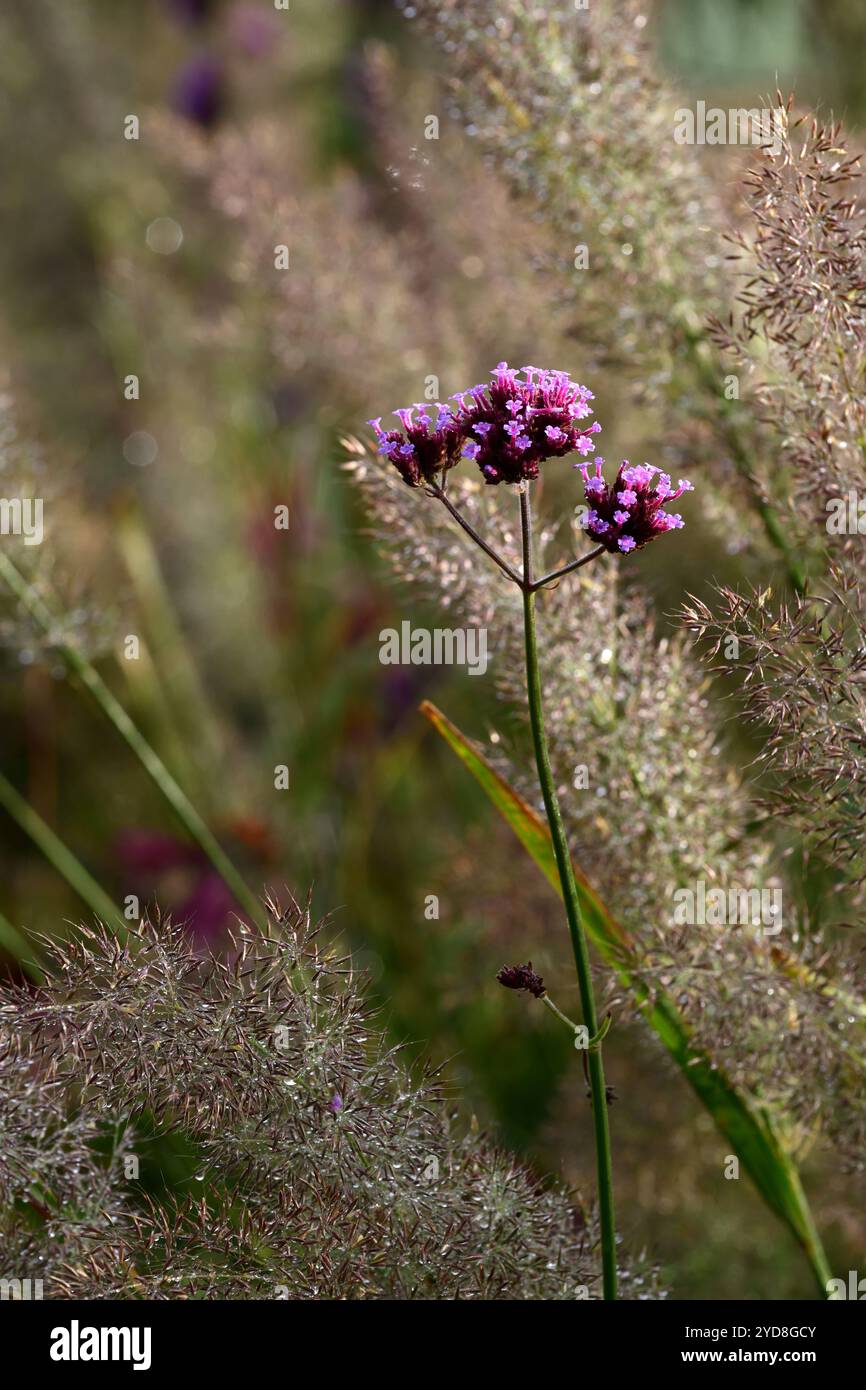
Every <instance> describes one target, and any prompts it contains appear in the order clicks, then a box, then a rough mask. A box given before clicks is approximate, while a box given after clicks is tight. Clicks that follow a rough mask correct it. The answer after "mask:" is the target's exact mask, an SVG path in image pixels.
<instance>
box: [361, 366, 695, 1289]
mask: <svg viewBox="0 0 866 1390" xmlns="http://www.w3.org/2000/svg"><path fill="white" fill-rule="evenodd" d="M451 399H452V401H454V402H455V404H454V405H453V406H442V405H440V404H438V403H434V404H433V405H431V406H430V407H429V410H428V408H427V407H426V406H424V405H423V404H422V405H417V406H414V407H412V408H410V409H404V410H398V411H397V412H396V415H397V418H398V419H399V420H400V422H401V425H402V427H403V428H402V430H396V429H390V430H385V429H383V428H382V421H381V418H378V419H374V420H371V421H370V422H369V423H370V424H371V425H372V427H373V429H374V430H375V432H376V436H377V439H378V447H379V453H380V455H382V457H383V458H384V459H386V460H387V461H388V462H389V463H391V464H393V466H394V467H395V468H396V469H397V472H398V473H399V475H400V477H401V478H402V479H403V481H404V482H405V483H407V484H408V485H409V486H410V487H412V488H416V489H417V488H423V489H424V490H425V491H426V492H427V494H428V495H429V496H431V497H434V498H436V499H438V500H439V501H440V502H441V503H443V504H444V506H445V507H446V508H447V510H448V512H449V513H450V515H451V516H452V517H453V519H454V520H455V521H456V522H457V523H458V524H459V525H460V526H461V527H462V529H463V530H464V531H465V532H466V533H467V535H468V536H469V537H470V539H471V540H472V541H473V542H474V543H475V544H476V545H478V546H479V548H480V549H481V550H483V551H484V553H485V554H486V555H487V556H488V557H489V558H490V559H491V560H493V562H494V563H495V564H496V565H497V566H498V568H499V569H500V571H501V572H502V573H504V575H505V576H506V578H507V579H509V580H510V581H511V582H512V583H514V584H515V585H516V586H517V587H518V589H519V590H520V591H521V594H522V596H523V635H524V648H525V660H526V696H527V703H528V708H529V719H530V726H531V730H532V739H533V747H534V753H535V763H536V768H537V772H538V779H539V783H540V786H541V793H542V797H543V800H544V808H545V812H546V815H547V821H548V825H549V827H550V833H551V838H552V841H553V847H554V853H555V856H556V865H557V871H558V874H559V878H560V882H561V885H562V893H563V898H564V901H565V910H566V917H567V921H568V928H569V934H570V938H571V946H572V951H573V955H574V961H575V967H576V970H577V978H578V986H579V990H580V1000H581V1007H582V1011H583V1020H584V1026H585V1028H586V1030H587V1048H586V1071H587V1079H588V1082H589V1088H590V1095H591V1099H592V1112H593V1128H594V1133H595V1154H596V1172H597V1180H598V1204H599V1223H600V1235H601V1250H602V1265H603V1287H604V1297H605V1298H606V1299H615V1298H616V1296H617V1272H616V1228H615V1215H614V1198H613V1171H612V1158H611V1145H610V1132H609V1124H608V1115H607V1109H608V1104H609V1101H610V1095H611V1092H610V1088H609V1087H607V1086H606V1084H605V1080H604V1066H603V1061H602V1048H601V1044H602V1040H603V1037H604V1034H605V1032H606V1031H607V1026H608V1022H606V1023H605V1025H604V1027H603V1028H601V1027H600V1026H599V1018H598V1011H597V1008H596V1003H595V995H594V989H593V982H592V974H591V970H590V963H589V952H588V948H587V941H586V934H585V931H584V926H583V922H582V916H581V908H580V902H579V899H578V893H577V887H576V884H575V879H574V870H573V868H572V862H571V851H570V848H569V844H568V839H567V835H566V830H565V824H564V821H563V816H562V811H561V809H560V803H559V798H558V795H557V790H556V780H555V778H554V774H553V770H552V767H551V761H550V750H549V745H548V738H547V733H546V729H545V721H544V710H543V704H542V682H541V670H540V665H539V656H538V639H537V633H536V615H535V603H536V595H537V594H538V592H539V591H542V590H544V589H545V588H546V587H547V586H549V585H550V584H552V583H555V582H557V581H559V580H561V579H563V578H564V577H565V576H566V575H568V574H571V573H572V572H573V571H575V570H577V569H579V568H581V567H582V566H583V565H585V564H587V563H588V562H589V561H591V560H594V559H596V558H598V557H599V556H600V555H603V554H604V553H606V552H610V553H614V554H617V553H618V554H621V555H623V554H628V553H629V552H630V551H633V550H637V549H640V548H642V547H643V546H645V545H647V544H648V543H649V542H650V541H651V540H653V539H655V538H656V537H657V536H660V535H663V534H664V533H665V532H666V531H669V530H673V529H676V528H678V527H680V526H682V524H683V521H682V518H681V517H680V516H679V515H671V514H670V513H668V512H666V511H665V510H664V503H665V502H666V501H668V500H672V499H673V498H676V497H679V496H680V495H681V494H682V493H683V492H684V491H686V490H687V489H688V488H690V486H691V485H690V484H689V483H687V482H685V481H681V482H680V485H679V487H678V488H676V489H674V488H672V486H671V482H670V479H669V478H668V477H667V476H666V475H665V474H659V470H658V469H657V468H655V467H653V466H651V465H649V464H644V465H642V466H641V467H638V468H632V467H631V466H630V465H629V464H628V463H624V464H623V465H622V468H621V469H620V471H619V473H618V474H617V478H616V482H615V483H614V484H613V487H612V488H609V487H608V485H607V484H606V483H605V482H604V479H603V476H602V472H601V461H600V460H599V461H598V463H597V465H596V472H595V474H594V475H593V476H592V477H590V476H589V474H588V468H587V465H586V464H583V463H577V464H575V465H574V467H575V468H577V469H579V470H580V472H581V473H582V474H583V478H584V486H585V492H586V496H587V498H588V499H591V501H592V504H593V505H592V506H591V507H590V508H589V511H588V513H587V516H586V519H585V522H584V525H585V527H586V530H587V532H588V534H589V535H590V536H591V537H592V538H593V539H595V540H599V541H600V544H598V545H597V546H596V547H595V548H594V549H592V550H589V551H587V552H586V553H585V554H583V555H582V556H580V557H578V558H577V559H575V560H572V561H571V562H570V563H568V564H566V565H564V566H562V567H560V568H559V569H557V570H554V571H552V572H550V573H548V574H544V575H541V576H540V577H536V571H535V548H534V538H533V525H532V510H531V501H530V489H531V485H532V482H533V481H534V480H535V479H537V478H538V476H539V469H540V466H541V464H543V463H546V462H548V461H549V460H551V459H555V458H562V457H564V456H565V455H567V454H570V453H575V452H576V453H578V454H580V455H582V456H586V455H587V454H589V453H591V452H592V451H593V450H594V448H595V441H594V439H593V436H594V435H595V434H597V433H598V432H599V431H600V429H601V425H600V424H599V423H598V421H595V420H594V421H593V422H592V423H591V424H587V423H585V421H586V420H587V419H588V417H589V416H591V415H592V413H593V411H592V406H591V405H590V404H589V402H590V401H591V400H592V399H593V396H592V392H591V391H589V390H588V389H587V387H585V386H582V385H579V384H578V383H575V382H572V380H571V378H570V376H569V374H568V373H567V372H563V371H550V370H544V369H541V368H538V367H532V366H528V367H524V368H522V379H521V374H520V372H518V371H515V370H514V369H513V368H509V366H508V364H507V363H506V362H500V363H499V364H498V365H497V367H496V368H495V370H494V372H493V374H492V377H491V380H490V382H489V383H484V384H482V385H478V386H473V387H471V388H469V389H468V390H466V391H461V392H458V393H456V394H455V395H454V396H452V398H451ZM415 410H417V411H418V416H417V418H416V417H415V415H414V411H415ZM459 458H463V459H467V460H470V461H471V462H473V463H475V464H476V465H477V466H478V468H479V469H480V472H481V476H482V478H483V479H484V482H485V484H486V485H488V486H498V485H499V484H500V483H506V484H510V485H512V486H515V487H516V488H517V490H518V493H519V498H520V531H521V541H522V547H521V549H522V554H521V561H522V564H521V568H520V569H517V568H516V567H515V566H514V565H513V564H511V563H510V561H509V560H507V559H505V558H504V557H503V556H502V555H501V554H499V553H498V552H497V551H496V550H495V548H494V547H493V546H491V545H490V544H489V542H488V541H486V540H485V539H484V537H483V536H481V535H480V534H479V533H478V531H476V530H475V528H474V527H473V526H472V524H471V523H470V522H469V521H467V519H466V518H465V516H464V515H463V514H462V512H461V511H460V510H459V508H458V507H456V506H455V505H454V503H453V501H452V500H451V499H450V497H449V496H448V494H447V492H446V481H447V478H448V475H449V473H450V472H451V470H452V469H453V468H454V466H455V465H456V463H457V461H458V459H459ZM657 474H658V475H659V476H658V477H657V476H656V475H657ZM515 970H516V973H515ZM499 980H500V983H501V984H503V985H505V986H506V987H507V988H513V989H529V990H530V992H531V993H533V994H535V995H536V997H538V998H544V997H545V989H544V985H543V983H542V982H541V980H540V979H539V978H538V977H537V976H535V975H534V974H533V972H532V970H531V967H530V966H526V967H520V968H514V967H511V968H506V969H505V970H504V971H503V972H500V975H499ZM548 1002H549V1001H548ZM566 1021H568V1020H566Z"/></svg>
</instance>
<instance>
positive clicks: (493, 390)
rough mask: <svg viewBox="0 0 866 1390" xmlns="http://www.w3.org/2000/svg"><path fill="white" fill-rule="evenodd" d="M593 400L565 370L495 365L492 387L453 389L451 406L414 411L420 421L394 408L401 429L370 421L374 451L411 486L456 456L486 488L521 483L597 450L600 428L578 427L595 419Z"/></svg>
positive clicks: (488, 384)
mask: <svg viewBox="0 0 866 1390" xmlns="http://www.w3.org/2000/svg"><path fill="white" fill-rule="evenodd" d="M521 372H522V376H521ZM592 398H593V397H592V392H591V391H588V390H587V388H586V387H585V386H580V385H578V384H577V383H576V382H573V381H572V380H571V378H570V376H569V375H568V373H567V372H553V371H542V370H541V369H540V368H539V367H523V368H522V369H521V371H516V370H515V369H514V368H511V367H509V366H508V363H507V362H500V363H499V365H498V367H497V368H496V370H495V371H494V372H493V374H492V377H491V380H490V381H489V382H484V383H482V384H481V385H479V386H473V387H471V389H470V390H468V391H460V392H458V393H457V394H456V395H454V396H452V397H451V400H452V401H453V402H454V404H453V405H449V406H440V405H422V406H414V407H413V410H417V411H419V412H420V414H419V416H418V418H417V419H413V414H412V410H409V411H406V410H398V411H396V412H395V414H396V415H397V417H398V418H399V419H400V421H401V423H402V424H403V429H402V431H401V430H383V429H382V422H381V420H371V421H370V422H369V423H370V424H371V425H372V426H373V428H374V429H375V431H376V434H377V437H378V440H379V452H380V453H381V454H383V455H384V456H385V458H387V459H389V461H390V462H391V463H393V464H394V466H395V467H396V468H397V469H398V470H399V472H400V475H401V477H402V478H403V480H404V482H407V483H409V484H410V486H412V487H418V486H419V485H420V484H421V483H422V482H432V481H433V479H434V477H435V475H436V474H437V473H438V472H441V471H442V470H443V469H446V468H453V466H454V464H455V463H457V461H458V460H459V459H460V458H461V457H463V458H469V459H472V460H473V461H474V462H475V463H477V464H478V467H479V468H480V469H481V473H482V476H483V477H484V481H485V482H487V483H491V484H497V483H522V482H525V481H528V480H530V479H532V478H537V477H538V469H539V465H540V464H541V463H544V462H545V461H546V460H547V459H551V458H563V457H564V456H565V455H566V454H570V453H574V452H577V453H579V454H584V455H585V454H588V453H590V452H591V451H592V450H593V449H594V448H595V443H594V441H593V438H592V436H593V435H594V434H597V433H598V431H599V430H600V429H601V425H599V424H598V422H597V421H594V422H593V423H592V424H591V425H582V424H579V423H578V422H579V421H581V420H585V419H586V417H587V416H588V415H591V414H592V407H591V406H590V404H589V402H590V401H591V400H592Z"/></svg>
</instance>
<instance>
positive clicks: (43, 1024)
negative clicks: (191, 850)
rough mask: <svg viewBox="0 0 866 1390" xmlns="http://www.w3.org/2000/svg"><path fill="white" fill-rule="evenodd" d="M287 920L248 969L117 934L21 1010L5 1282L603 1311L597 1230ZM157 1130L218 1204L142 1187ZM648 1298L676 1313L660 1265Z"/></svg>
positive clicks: (309, 925) (295, 919) (70, 1291)
mask: <svg viewBox="0 0 866 1390" xmlns="http://www.w3.org/2000/svg"><path fill="white" fill-rule="evenodd" d="M269 911H270V917H271V928H270V931H269V933H268V934H267V935H259V934H257V933H256V932H255V931H254V930H253V929H250V928H247V927H246V926H239V928H238V932H237V936H236V939H235V942H234V951H233V953H232V955H231V957H230V958H229V959H227V960H217V959H213V958H209V959H201V958H198V957H196V956H195V955H194V954H193V952H192V950H191V948H190V945H189V942H188V939H187V937H186V936H185V935H184V933H183V932H182V931H181V930H180V929H178V928H175V927H172V926H171V925H170V924H167V923H163V924H159V925H156V926H154V925H150V924H148V923H143V924H142V925H141V927H140V928H139V929H137V930H136V931H133V932H131V933H130V941H129V942H128V943H127V944H125V945H120V944H118V943H117V942H116V941H115V940H114V939H113V938H112V937H111V936H110V935H109V934H108V933H107V932H106V931H105V930H104V929H103V928H101V927H94V928H92V929H88V930H85V931H83V932H82V933H81V935H80V938H79V939H78V940H76V941H73V942H70V943H68V944H67V945H65V946H64V947H61V948H57V956H56V970H55V972H54V973H53V974H52V976H51V979H50V982H49V983H48V984H47V985H46V986H45V987H43V988H40V989H38V990H26V989H20V988H14V987H12V986H7V987H5V988H4V989H3V991H2V993H0V1035H2V1039H3V1044H4V1059H5V1060H4V1070H8V1072H9V1075H10V1076H11V1077H13V1078H16V1077H17V1082H13V1083H11V1084H10V1085H8V1086H6V1087H4V1089H3V1092H2V1104H3V1106H4V1112H3V1114H4V1124H3V1130H4V1140H5V1142H4V1159H3V1168H2V1170H0V1174H2V1194H0V1195H2V1212H3V1215H2V1221H3V1225H4V1234H5V1236H6V1240H5V1241H4V1260H3V1264H4V1269H3V1274H4V1275H5V1274H7V1273H8V1274H9V1275H10V1276H14V1275H15V1274H16V1270H18V1269H19V1268H20V1266H19V1264H18V1263H17V1262H18V1261H19V1260H20V1259H21V1258H23V1254H24V1253H26V1254H27V1256H28V1259H30V1260H31V1264H29V1265H28V1268H32V1267H33V1264H32V1261H35V1260H38V1261H39V1267H40V1268H44V1270H45V1273H46V1276H47V1283H46V1290H45V1294H46V1297H52V1296H53V1297H70V1298H72V1297H75V1298H95V1297H110V1298H140V1297H145V1298H188V1297H191V1298H207V1297H223V1298H248V1297H249V1298H255V1297H259V1298H261V1297H264V1298H268V1297H291V1298H301V1299H304V1298H381V1297H390V1298H455V1299H456V1298H500V1297H517V1298H553V1299H570V1298H575V1297H580V1296H581V1295H580V1290H581V1288H584V1289H586V1290H587V1291H588V1292H589V1296H590V1297H594V1296H596V1295H595V1288H596V1279H597V1264H596V1256H595V1242H596V1235H595V1224H594V1219H593V1218H592V1217H591V1216H588V1215H586V1214H585V1213H582V1212H578V1211H575V1209H574V1208H573V1207H572V1206H571V1205H570V1203H569V1201H568V1200H567V1198H566V1196H565V1195H564V1194H563V1193H561V1192H557V1191H553V1190H544V1189H542V1188H540V1187H539V1186H538V1184H537V1183H536V1182H535V1181H534V1180H533V1179H532V1178H531V1177H530V1176H529V1174H528V1173H527V1172H526V1171H525V1170H524V1169H522V1168H521V1167H520V1166H518V1165H517V1164H515V1163H514V1162H513V1161H512V1160H511V1159H509V1158H508V1157H507V1156H505V1155H503V1154H500V1153H498V1152H496V1151H495V1150H494V1149H492V1148H490V1146H489V1145H487V1144H486V1143H485V1142H484V1141H482V1140H481V1139H479V1138H478V1137H477V1136H475V1135H470V1136H468V1137H463V1136H461V1135H459V1134H458V1132H457V1128H456V1126H455V1124H454V1122H453V1120H452V1118H451V1116H450V1114H449V1111H448V1110H447V1109H446V1108H445V1107H444V1105H443V1100H442V1096H441V1094H440V1088H439V1086H438V1084H437V1082H436V1078H435V1077H434V1076H432V1075H430V1074H426V1075H425V1074H423V1073H420V1072H414V1073H413V1072H411V1071H409V1070H408V1069H407V1068H406V1066H405V1065H404V1063H403V1062H402V1059H401V1058H400V1056H399V1049H395V1048H393V1047H389V1046H388V1045H387V1044H386V1042H385V1041H384V1039H383V1037H382V1035H381V1033H380V1032H379V1030H378V1028H377V1025H376V1023H375V1020H374V1019H373V1018H372V1017H371V1015H370V1011H369V1007H368V1005H367V1004H366V1002H365V1000H364V995H363V987H362V983H361V982H360V981H359V980H358V979H357V978H356V977H355V976H354V974H353V972H352V969H351V964H350V962H349V961H348V960H347V959H345V958H344V957H341V956H340V955H339V953H338V952H337V951H336V950H335V949H334V948H333V947H332V946H331V945H329V944H328V943H327V941H326V939H325V933H324V930H323V928H324V925H325V924H324V923H318V924H316V923H313V922H312V920H311V918H310V912H309V908H308V907H307V906H302V905H301V904H299V903H297V902H294V901H292V902H291V903H290V905H289V906H288V908H287V909H286V910H285V911H282V910H280V909H279V908H278V907H277V905H276V904H275V903H271V904H270V905H269ZM16 1087H17V1090H16ZM67 1107H71V1110H70V1111H69V1112H68V1113H67ZM145 1109H146V1110H147V1111H148V1112H150V1113H152V1114H153V1115H155V1116H156V1117H157V1120H158V1123H159V1125H160V1126H161V1127H163V1128H178V1129H179V1130H180V1131H181V1132H182V1133H183V1134H185V1135H186V1136H188V1138H189V1139H190V1140H191V1141H194V1142H195V1144H196V1145H197V1147H198V1148H199V1149H200V1150H201V1151H202V1153H203V1164H202V1168H201V1171H200V1173H199V1174H198V1181H197V1183H196V1188H197V1193H198V1194H200V1195H197V1197H196V1198H195V1199H192V1200H190V1201H188V1202H186V1201H183V1200H177V1199H170V1200H162V1201H156V1200H150V1201H147V1200H142V1199H141V1198H140V1197H139V1196H138V1195H137V1193H136V1190H135V1184H134V1182H124V1180H123V1178H122V1174H121V1171H120V1163H119V1157H118V1155H119V1153H121V1152H130V1151H134V1147H135V1122H136V1117H137V1116H138V1115H139V1113H140V1112H142V1111H143V1110H145ZM120 1131H122V1132H123V1133H124V1135H125V1136H126V1137H125V1138H124V1140H123V1143H122V1145H120V1146H119V1147H118V1146H115V1148H114V1150H113V1157H112V1158H111V1159H110V1160H109V1161H107V1162H106V1161H102V1162H97V1161H96V1160H95V1158H94V1156H93V1153H92V1150H91V1148H90V1145H91V1142H92V1140H93V1138H94V1136H95V1135H98V1134H100V1133H111V1134H114V1133H115V1132H118V1133H119V1132H120ZM76 1155H77V1157H76ZM57 1173H59V1174H60V1175H61V1179H62V1180H61V1181H60V1182H59V1183H55V1182H54V1180H53V1179H54V1175H55V1174H57ZM28 1208H29V1210H30V1215H26V1219H25V1214H26V1213H27V1210H28ZM34 1211H35V1214H36V1216H37V1217H38V1218H39V1220H38V1221H36V1222H35V1223H34V1221H33V1220H32V1214H33V1212H34ZM82 1213H85V1214H86V1219H84V1220H82ZM10 1261H11V1263H10ZM626 1292H627V1293H630V1294H631V1295H632V1296H635V1297H642V1296H657V1286H656V1284H655V1282H654V1278H653V1276H652V1274H651V1273H650V1272H648V1271H647V1270H645V1269H643V1268H642V1266H641V1265H640V1263H638V1264H637V1265H636V1266H635V1267H634V1268H633V1270H632V1271H630V1272H629V1271H626Z"/></svg>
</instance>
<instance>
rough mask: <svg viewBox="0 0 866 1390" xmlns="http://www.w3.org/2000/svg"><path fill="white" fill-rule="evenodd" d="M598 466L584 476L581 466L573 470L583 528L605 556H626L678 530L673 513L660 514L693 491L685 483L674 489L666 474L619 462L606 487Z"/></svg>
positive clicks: (682, 480)
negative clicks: (581, 497)
mask: <svg viewBox="0 0 866 1390" xmlns="http://www.w3.org/2000/svg"><path fill="white" fill-rule="evenodd" d="M603 464H604V459H602V458H597V459H595V472H594V473H590V471H589V467H590V466H589V464H587V463H576V464H575V465H574V466H575V468H579V469H580V471H581V473H582V474H583V482H584V494H585V496H586V500H587V502H588V503H589V504H590V506H589V511H588V512H587V513H586V516H585V517H584V523H583V524H584V527H585V528H586V531H587V533H588V534H589V535H590V536H592V538H593V540H596V541H598V542H599V543H600V544H601V545H603V546H604V547H605V549H606V550H610V551H613V552H618V553H620V554H628V553H629V551H632V550H640V549H641V547H642V546H644V545H647V544H648V543H649V542H650V541H651V540H654V539H655V537H656V536H660V535H661V534H662V533H663V532H665V531H674V530H678V529H679V528H680V527H681V526H682V525H683V524H684V523H683V519H682V517H681V516H680V514H679V512H666V511H665V510H664V504H665V503H666V502H673V501H674V499H675V498H677V497H680V496H682V494H683V493H684V492H691V491H692V490H693V489H692V484H691V483H690V482H688V481H687V479H685V478H680V480H679V483H678V485H677V487H674V486H673V485H672V483H671V480H670V478H669V477H668V475H667V473H662V472H661V471H660V469H658V468H656V467H655V466H654V465H653V464H650V463H643V464H638V465H636V466H634V467H632V465H631V464H630V463H629V461H628V459H624V460H623V462H622V465H621V467H620V470H619V472H618V473H617V475H616V478H615V480H614V482H613V484H612V485H610V486H609V485H608V484H607V483H606V482H605V480H604V476H603V474H602V466H603Z"/></svg>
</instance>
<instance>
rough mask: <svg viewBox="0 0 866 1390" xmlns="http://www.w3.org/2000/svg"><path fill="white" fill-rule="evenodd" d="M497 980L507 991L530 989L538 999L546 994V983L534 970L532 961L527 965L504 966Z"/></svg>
mask: <svg viewBox="0 0 866 1390" xmlns="http://www.w3.org/2000/svg"><path fill="white" fill-rule="evenodd" d="M496 978H497V980H498V981H499V983H500V984H501V985H504V986H505V988H506V989H528V990H529V993H530V994H532V995H534V996H535V998H536V999H540V998H541V997H542V995H543V994H544V993H545V989H544V981H543V980H542V978H541V976H540V975H536V973H535V971H534V970H533V969H532V961H531V960H528V961H527V962H526V964H525V965H503V967H502V969H501V970H500V972H499V974H498V975H497V976H496Z"/></svg>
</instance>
